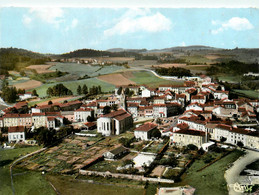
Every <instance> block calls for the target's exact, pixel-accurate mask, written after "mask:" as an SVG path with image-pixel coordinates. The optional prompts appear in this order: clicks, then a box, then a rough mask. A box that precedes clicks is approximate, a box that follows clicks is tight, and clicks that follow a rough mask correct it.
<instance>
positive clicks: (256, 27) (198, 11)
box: [0, 6, 259, 54]
mask: <svg viewBox="0 0 259 195" xmlns="http://www.w3.org/2000/svg"><path fill="white" fill-rule="evenodd" d="M258 21H259V9H258V8H153V7H148V6H147V7H145V8H139V7H126V8H125V7H115V8H107V7H106V8H102V7H82V8H78V7H58V6H53V7H51V8H46V7H39V6H35V7H27V8H24V7H19V6H17V7H1V8H0V47H17V48H23V49H28V50H31V51H35V52H41V53H53V54H59V53H66V52H70V51H73V50H77V49H82V48H91V49H98V50H106V49H110V48H125V49H127V48H128V49H129V48H131V49H142V48H146V49H161V48H168V47H174V46H190V45H206V46H212V47H218V48H227V49H233V48H235V47H239V48H258V47H259V22H258Z"/></svg>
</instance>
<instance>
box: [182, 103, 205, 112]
mask: <svg viewBox="0 0 259 195" xmlns="http://www.w3.org/2000/svg"><path fill="white" fill-rule="evenodd" d="M186 110H196V111H202V110H203V107H202V105H200V104H198V103H191V104H189V105H188V106H187V107H186Z"/></svg>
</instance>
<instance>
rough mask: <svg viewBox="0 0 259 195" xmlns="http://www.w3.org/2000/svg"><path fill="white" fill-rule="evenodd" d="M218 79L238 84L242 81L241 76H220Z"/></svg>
mask: <svg viewBox="0 0 259 195" xmlns="http://www.w3.org/2000/svg"><path fill="white" fill-rule="evenodd" d="M218 79H219V80H220V81H227V82H234V83H237V82H240V81H241V76H230V75H220V76H218Z"/></svg>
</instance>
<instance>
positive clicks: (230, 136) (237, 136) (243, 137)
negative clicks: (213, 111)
mask: <svg viewBox="0 0 259 195" xmlns="http://www.w3.org/2000/svg"><path fill="white" fill-rule="evenodd" d="M212 138H213V139H215V140H217V141H220V140H221V139H222V138H224V139H225V141H224V142H225V143H228V144H233V145H237V144H238V142H241V143H242V144H243V145H244V146H245V147H250V148H254V149H259V136H258V132H257V131H250V130H247V129H242V128H237V127H232V126H230V125H225V124H219V125H217V127H216V128H215V131H214V135H213V136H212Z"/></svg>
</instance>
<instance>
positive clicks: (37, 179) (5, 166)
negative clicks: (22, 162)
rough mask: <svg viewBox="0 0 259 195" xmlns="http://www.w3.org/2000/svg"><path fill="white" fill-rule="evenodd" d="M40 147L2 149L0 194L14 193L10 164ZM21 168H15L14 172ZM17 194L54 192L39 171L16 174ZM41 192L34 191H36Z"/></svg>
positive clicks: (0, 153) (0, 151)
mask: <svg viewBox="0 0 259 195" xmlns="http://www.w3.org/2000/svg"><path fill="white" fill-rule="evenodd" d="M38 149H40V147H38V146H35V147H28V148H17V149H9V150H0V159H1V160H0V183H1V188H0V194H12V189H11V178H10V170H9V165H10V164H11V162H12V161H14V160H15V159H17V158H19V157H20V156H23V155H25V154H27V153H31V152H33V151H36V150H38ZM18 172H21V170H14V174H16V173H18ZM14 187H15V191H16V194H53V191H52V188H51V186H49V184H48V183H47V182H46V180H44V178H42V176H41V175H40V173H38V172H28V173H27V174H24V175H16V176H14ZM37 191H38V192H40V193H34V192H37Z"/></svg>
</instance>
